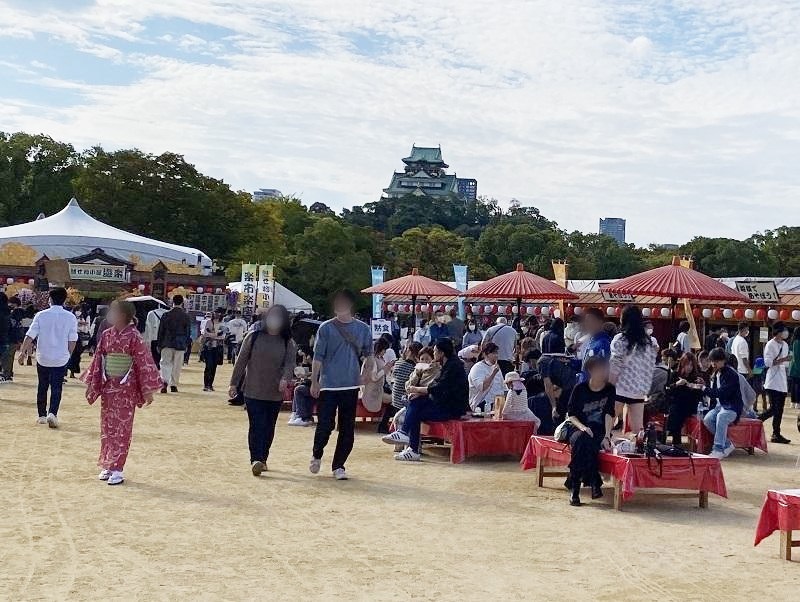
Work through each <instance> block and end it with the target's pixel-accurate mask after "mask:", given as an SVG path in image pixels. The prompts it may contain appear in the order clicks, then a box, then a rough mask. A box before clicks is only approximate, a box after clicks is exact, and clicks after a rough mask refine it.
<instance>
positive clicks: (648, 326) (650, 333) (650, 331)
mask: <svg viewBox="0 0 800 602" xmlns="http://www.w3.org/2000/svg"><path fill="white" fill-rule="evenodd" d="M644 332H645V334H646V335H647V336H649V337H652V336H653V332H655V329H654V328H653V323H652V322H651V321H650V320H646V321H645V323H644ZM653 338H655V337H653Z"/></svg>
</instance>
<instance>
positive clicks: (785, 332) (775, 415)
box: [759, 321, 792, 444]
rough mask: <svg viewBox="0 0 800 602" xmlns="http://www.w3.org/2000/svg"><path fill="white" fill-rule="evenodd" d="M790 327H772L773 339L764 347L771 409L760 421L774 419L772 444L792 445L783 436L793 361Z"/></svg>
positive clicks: (766, 383) (761, 416)
mask: <svg viewBox="0 0 800 602" xmlns="http://www.w3.org/2000/svg"><path fill="white" fill-rule="evenodd" d="M788 338H789V327H788V326H786V324H785V323H783V322H780V321H779V322H775V323H774V324H773V325H772V338H771V339H770V340H769V342H767V344H766V345H765V346H764V366H765V367H766V368H767V376H766V378H765V379H764V390H765V391H766V393H767V399H769V409H768V410H767V411H765V412H762V413H761V415H760V416H759V419H760V420H761V421H762V422H764V421H765V420H768V419H769V418H772V439H770V441H772V443H783V444H786V443H791V441H790V440H789V439H787V438H786V437H784V436H783V435H781V420H782V419H783V408H784V406H785V405H786V394H787V393H788V391H789V378H788V374H787V370H788V368H789V364H790V363H791V361H792V354H791V353H790V352H789V345H788V343H787V342H786V340H787V339H788Z"/></svg>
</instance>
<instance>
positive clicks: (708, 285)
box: [600, 257, 749, 304]
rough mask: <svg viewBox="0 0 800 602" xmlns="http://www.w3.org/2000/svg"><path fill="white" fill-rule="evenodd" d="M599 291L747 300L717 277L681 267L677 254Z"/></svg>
mask: <svg viewBox="0 0 800 602" xmlns="http://www.w3.org/2000/svg"><path fill="white" fill-rule="evenodd" d="M600 290H601V291H603V292H606V293H614V294H617V295H650V296H654V297H670V298H672V299H674V300H677V299H689V300H696V301H700V300H707V301H740V302H741V301H743V302H748V301H749V299H748V298H747V297H746V296H744V295H743V294H741V293H740V292H739V291H737V290H735V289H732V288H730V287H729V286H725V285H724V284H722V283H721V282H719V281H718V280H714V279H713V278H711V277H710V276H706V275H705V274H703V273H701V272H698V271H697V270H694V269H692V268H689V267H684V266H682V265H681V264H680V258H679V257H673V258H672V264H671V265H665V266H663V267H660V268H656V269H654V270H648V271H646V272H642V273H641V274H634V275H633V276H628V277H627V278H623V279H621V280H617V281H616V282H614V283H612V284H607V285H605V286H602V287H600ZM675 302H676V301H673V304H675Z"/></svg>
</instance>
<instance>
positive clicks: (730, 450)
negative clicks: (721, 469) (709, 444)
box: [722, 442, 736, 458]
mask: <svg viewBox="0 0 800 602" xmlns="http://www.w3.org/2000/svg"><path fill="white" fill-rule="evenodd" d="M735 449H736V446H735V445H734V444H733V442H731V444H730V445H729V446H728V447H726V448H725V449H723V450H722V453H723V454H725V457H726V458H727V457H728V456H730V455H731V454H732V453H733V451H734V450H735Z"/></svg>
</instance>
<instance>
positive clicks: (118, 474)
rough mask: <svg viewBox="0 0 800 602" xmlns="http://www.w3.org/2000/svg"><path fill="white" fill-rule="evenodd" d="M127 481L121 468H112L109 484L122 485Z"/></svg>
mask: <svg viewBox="0 0 800 602" xmlns="http://www.w3.org/2000/svg"><path fill="white" fill-rule="evenodd" d="M124 482H125V477H123V476H122V471H121V470H112V471H111V474H110V475H109V476H108V484H109V485H122V483H124Z"/></svg>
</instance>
